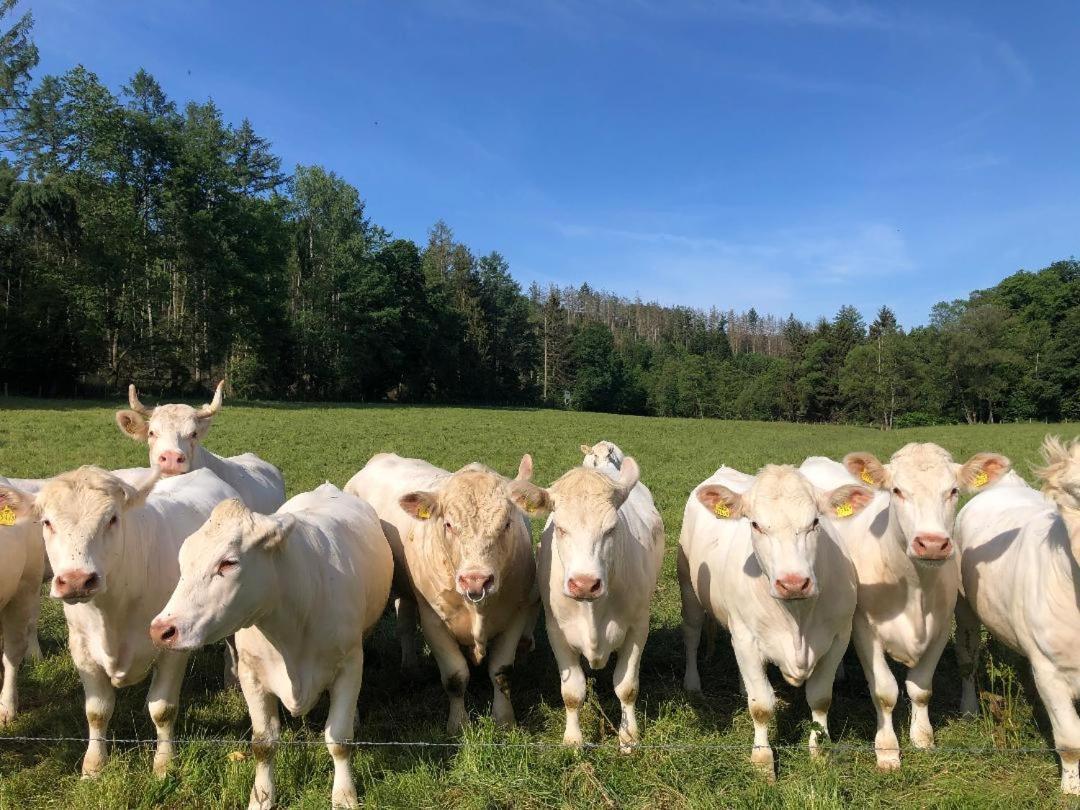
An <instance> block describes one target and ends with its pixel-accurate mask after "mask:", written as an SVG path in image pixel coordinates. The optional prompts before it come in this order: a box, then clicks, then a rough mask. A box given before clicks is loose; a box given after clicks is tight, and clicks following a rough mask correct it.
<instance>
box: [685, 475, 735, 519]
mask: <svg viewBox="0 0 1080 810" xmlns="http://www.w3.org/2000/svg"><path fill="white" fill-rule="evenodd" d="M694 494H695V495H696V496H697V499H698V501H700V502H701V505H702V506H704V507H705V508H706V509H708V510H709V511H710V512H712V513H713V515H714V516H715V517H716V518H718V519H719V518H724V519H734V518H741V517H742V516H743V498H742V495H740V494H739V493H737V492H732V491H731V490H730V489H728V488H727V487H725V486H723V485H722V484H706V485H705V486H703V487H701V488H700V489H698V491H697V492H696V493H694Z"/></svg>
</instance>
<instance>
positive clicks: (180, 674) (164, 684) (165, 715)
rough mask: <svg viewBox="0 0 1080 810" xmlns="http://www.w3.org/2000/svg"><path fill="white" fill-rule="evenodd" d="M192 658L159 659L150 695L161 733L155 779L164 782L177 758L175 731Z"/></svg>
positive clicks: (171, 656) (178, 655) (150, 706)
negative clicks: (173, 759)
mask: <svg viewBox="0 0 1080 810" xmlns="http://www.w3.org/2000/svg"><path fill="white" fill-rule="evenodd" d="M187 662H188V654H187V653H172V652H167V653H164V654H162V656H161V658H159V659H158V662H157V666H155V667H154V677H153V678H152V679H151V680H150V691H149V692H148V693H147V695H146V707H147V708H148V709H149V710H150V719H151V720H153V721H154V728H155V729H157V738H158V743H157V749H156V750H155V751H154V776H156V777H158V778H159V779H162V778H164V777H165V775H166V774H167V773H168V770H169V763H170V762H172V758H173V756H174V755H175V753H176V751H175V745H174V742H173V741H174V739H175V736H174V733H173V732H174V731H175V729H176V712H177V708H178V707H179V705H180V685H181V684H182V683H183V682H184V670H185V669H187Z"/></svg>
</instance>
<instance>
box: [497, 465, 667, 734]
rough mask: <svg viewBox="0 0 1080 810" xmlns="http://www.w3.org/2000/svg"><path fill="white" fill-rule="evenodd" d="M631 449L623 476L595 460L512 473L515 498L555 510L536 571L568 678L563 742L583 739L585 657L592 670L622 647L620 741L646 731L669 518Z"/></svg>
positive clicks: (538, 509) (530, 509)
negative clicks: (641, 674)
mask: <svg viewBox="0 0 1080 810" xmlns="http://www.w3.org/2000/svg"><path fill="white" fill-rule="evenodd" d="M639 475H640V474H639V470H638V465H637V462H635V461H634V459H633V458H629V457H627V458H625V459H622V461H621V464H620V471H619V473H618V477H617V478H612V477H611V476H610V475H607V474H605V473H604V472H601V471H600V470H598V469H595V468H590V467H578V468H576V469H573V470H570V472H568V473H566V474H565V475H564V476H562V477H561V478H560V479H559V480H558V481H556V482H555V483H554V484H552V485H551V486H550V487H549V488H548V489H541V488H539V487H537V486H534V485H533V484H530V483H528V482H526V481H515V482H514V483H513V484H512V488H511V492H512V493H513V495H512V497H513V500H514V502H515V503H516V504H517V505H518V506H519V507H521V509H522V510H524V511H525V512H527V513H528V514H538V513H545V512H550V513H551V516H550V518H549V519H548V522H547V525H546V526H545V527H544V533H543V537H542V539H541V541H540V558H539V563H538V570H537V577H538V580H539V583H540V597H541V600H542V601H543V603H544V609H545V611H546V614H547V635H548V641H550V642H551V649H552V651H553V652H554V653H555V660H556V661H557V662H558V665H559V673H560V678H561V680H562V698H563V705H564V706H565V707H566V730H565V733H564V734H563V743H564V744H565V745H573V746H579V745H581V743H582V737H581V725H580V723H579V721H578V711H579V709H580V708H581V705H582V704H583V703H584V702H585V674H584V673H583V672H582V669H581V658H582V657H583V656H584V658H585V660H586V661H588V662H589V666H590V667H592V668H593V669H602V668H603V667H604V666H606V665H607V661H608V658H609V657H610V656H611V654H612V653H615V654H616V656H617V663H616V665H615V674H614V684H615V694H616V695H617V696H618V698H619V702H620V703H621V704H622V722H621V723H620V724H619V744H620V749H621V750H622V751H623V752H624V753H628V752H630V751H631V750H632V749H633V746H634V745H635V744H637V742H638V740H639V735H638V725H637V718H636V716H635V712H634V706H635V703H636V701H637V694H638V671H639V668H640V665H641V654H642V651H643V650H644V649H645V639H646V638H647V637H648V635H649V604H650V602H651V601H652V595H653V592H654V591H655V590H656V580H657V577H658V576H659V574H660V566H661V564H662V563H663V559H664V523H663V521H662V520H661V519H660V513H659V512H657V511H656V507H655V505H654V504H653V500H652V496H651V495H650V494H649V491H648V490H647V489H645V487H644V486H642V485H640V484H638V478H639Z"/></svg>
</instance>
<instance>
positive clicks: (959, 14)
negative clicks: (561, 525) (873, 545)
mask: <svg viewBox="0 0 1080 810" xmlns="http://www.w3.org/2000/svg"><path fill="white" fill-rule="evenodd" d="M24 7H26V8H30V9H31V10H32V11H33V12H34V14H35V17H36V19H37V26H36V34H35V39H36V41H37V44H38V46H39V48H40V50H41V55H42V64H41V67H40V68H39V72H42V73H44V72H60V71H63V70H66V69H67V68H69V67H71V66H72V65H75V64H77V63H82V64H85V65H86V66H87V67H89V68H90V69H92V70H94V71H95V72H96V73H98V75H99V76H100V77H101V78H102V79H103V80H104V81H106V82H107V83H108V84H110V85H111V86H113V87H114V88H115V87H119V85H120V84H122V83H123V82H124V81H125V80H126V79H127V78H129V77H130V76H131V74H132V73H134V71H135V70H136V69H137V68H139V67H145V68H146V69H147V70H149V71H150V72H151V73H153V74H154V75H155V76H156V77H157V78H158V80H159V81H160V82H161V83H162V84H163V85H164V87H165V89H166V91H167V92H168V93H169V94H170V96H172V97H173V98H174V99H177V100H187V99H198V100H204V99H207V98H213V99H214V101H215V102H217V104H218V105H219V106H220V107H221V108H222V109H223V111H224V112H225V114H226V116H227V117H228V118H230V119H231V120H233V121H236V122H238V121H239V120H240V119H241V118H243V117H244V116H247V117H248V118H250V119H251V120H252V121H253V122H254V124H255V127H256V129H257V130H258V131H259V132H260V133H261V134H262V135H264V136H265V137H268V138H269V139H270V140H271V141H272V142H273V144H274V147H275V150H276V152H277V153H278V154H279V155H281V157H282V159H283V161H284V163H285V165H286V166H287V167H291V166H294V165H295V164H297V163H304V164H310V163H318V164H322V165H324V166H327V167H328V168H331V169H334V170H335V171H337V172H338V173H339V174H341V175H342V176H344V177H345V178H346V179H347V180H349V181H350V182H351V183H353V184H354V185H356V186H357V187H358V188H359V189H360V192H361V194H362V195H363V197H364V198H365V200H366V201H367V205H368V213H369V215H370V216H371V217H372V218H373V219H374V220H375V221H376V222H378V223H379V224H381V225H383V226H385V227H387V228H389V229H390V230H392V231H393V232H394V234H395V235H398V236H404V237H408V238H412V239H415V240H418V241H423V240H424V239H425V238H426V232H427V229H428V227H430V225H431V223H432V222H433V221H435V220H436V219H438V218H443V219H445V220H446V221H447V222H448V223H449V224H450V225H451V227H452V228H453V229H454V231H455V233H456V235H457V237H458V238H459V239H460V240H462V241H464V242H466V243H467V244H469V245H470V246H471V247H472V248H473V249H474V250H476V251H478V252H487V251H489V250H493V249H494V250H499V251H500V252H502V253H503V254H504V255H505V256H506V257H507V258H508V260H509V261H510V264H511V269H512V272H513V274H514V276H515V277H516V278H517V279H518V280H519V281H520V282H522V284H523V286H527V285H528V284H529V283H530V282H531V281H533V280H536V281H538V282H540V283H541V284H547V283H549V282H555V283H559V284H565V283H574V284H577V283H580V282H582V281H587V282H588V283H589V284H591V285H593V286H595V287H600V288H604V289H609V290H613V291H615V292H618V293H620V294H623V295H627V296H634V295H641V296H642V297H643V298H645V299H655V300H659V301H662V302H664V303H682V304H692V305H695V306H702V307H708V306H712V305H716V306H719V307H721V308H724V309H726V308H728V307H734V308H735V309H744V308H748V307H750V306H756V307H757V308H758V310H759V311H763V312H774V313H776V314H781V315H785V314H787V313H788V312H794V313H795V314H796V315H797V316H799V317H802V318H804V319H814V318H816V317H817V316H818V315H822V314H824V315H831V314H833V313H834V312H835V311H836V310H837V309H838V308H839V307H840V306H841V305H842V304H845V303H851V304H854V305H856V306H857V307H859V308H860V309H861V310H862V311H863V313H864V315H866V316H867V317H868V318H870V317H872V316H873V313H874V311H875V310H876V309H877V307H878V306H879V305H880V304H882V303H888V304H890V305H891V306H892V307H893V308H894V309H895V310H896V311H897V312H898V314H899V315H900V318H901V321H902V322H903V323H904V324H906V325H913V324H917V323H923V322H925V321H926V319H927V315H928V311H929V308H930V306H931V305H932V304H933V303H934V302H936V301H939V300H942V299H951V298H955V297H960V296H963V295H966V294H967V292H968V291H969V290H971V289H974V288H978V287H986V286H989V285H992V284H994V283H995V282H997V281H998V280H999V279H1000V278H1002V277H1004V276H1005V275H1008V274H1009V273H1011V272H1014V271H1016V270H1017V269H1020V268H1026V269H1037V268H1039V267H1042V266H1045V265H1046V264H1047V263H1049V262H1050V261H1052V260H1054V259H1058V258H1067V257H1069V256H1070V255H1075V254H1077V253H1078V252H1080V251H1078V250H1077V244H1078V240H1077V237H1078V235H1080V195H1078V194H1077V190H1078V189H1080V152H1078V149H1077V144H1078V143H1080V97H1078V90H1077V88H1078V87H1080V51H1078V49H1077V48H1076V47H1075V32H1076V31H1077V30H1080V4H1076V3H1072V2H1066V1H1065V0H1060V2H1042V3H1032V4H1027V3H1024V4H1018V3H1013V2H969V3H964V2H954V3H934V2H931V3H916V2H905V3H895V4H886V3H870V2H867V3H858V2H839V1H837V2H834V1H833V0H760V1H759V2H751V0H688V2H685V3H679V2H674V0H671V1H670V2H669V1H668V0H604V1H603V2H585V0H582V2H570V1H569V0H528V1H523V2H518V1H517V0H491V1H490V2H481V0H429V1H425V0H395V1H394V2H391V1H390V0H387V2H352V3H347V2H304V3H296V2H289V3H285V2H259V3H256V2H240V1H239V0H236V1H231V2H227V3H211V2H200V1H198V0H194V1H189V2H174V1H172V0H170V1H169V2H166V0H153V2H145V0H140V1H139V2H127V1H126V0H125V1H123V2H121V1H118V0H112V1H111V2H105V1H104V0H101V1H100V2H98V1H97V0H51V1H50V2H29V3H25V4H24ZM376 122H377V123H376Z"/></svg>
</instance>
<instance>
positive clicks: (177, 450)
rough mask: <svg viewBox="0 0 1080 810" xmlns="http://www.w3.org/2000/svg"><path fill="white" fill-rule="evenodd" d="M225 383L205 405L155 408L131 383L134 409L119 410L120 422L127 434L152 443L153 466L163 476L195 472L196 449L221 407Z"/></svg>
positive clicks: (117, 417) (118, 422) (121, 427)
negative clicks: (150, 407)
mask: <svg viewBox="0 0 1080 810" xmlns="http://www.w3.org/2000/svg"><path fill="white" fill-rule="evenodd" d="M224 385H225V381H224V380H222V381H221V382H220V383H218V387H217V390H216V391H215V392H214V399H213V401H212V402H210V403H209V404H207V405H204V406H203V407H201V408H192V407H191V406H190V405H158V406H157V407H156V408H154V409H153V410H150V409H148V408H145V407H144V406H143V404H142V403H141V402H140V401H139V397H138V394H137V392H136V391H135V386H134V385H132V386H129V387H128V400H129V402H130V404H131V410H122V411H117V412H116V424H117V425H119V427H120V430H121V431H122V432H123V433H124V434H125V435H127V436H129V437H131V438H132V439H134V440H135V441H139V442H146V443H147V444H148V445H149V446H150V465H151V466H156V467H158V469H160V470H161V474H162V475H163V476H171V475H182V474H183V473H186V472H190V471H191V463H192V459H193V458H194V457H195V449H196V447H197V445H198V443H199V442H200V441H202V440H203V439H204V438H205V437H206V434H207V432H208V431H209V430H210V423H211V421H212V420H213V418H214V414H216V413H217V412H218V411H219V410H220V409H221V396H222V391H223V388H224Z"/></svg>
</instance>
